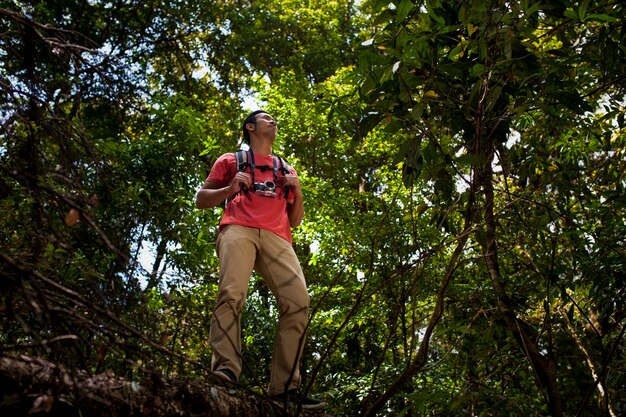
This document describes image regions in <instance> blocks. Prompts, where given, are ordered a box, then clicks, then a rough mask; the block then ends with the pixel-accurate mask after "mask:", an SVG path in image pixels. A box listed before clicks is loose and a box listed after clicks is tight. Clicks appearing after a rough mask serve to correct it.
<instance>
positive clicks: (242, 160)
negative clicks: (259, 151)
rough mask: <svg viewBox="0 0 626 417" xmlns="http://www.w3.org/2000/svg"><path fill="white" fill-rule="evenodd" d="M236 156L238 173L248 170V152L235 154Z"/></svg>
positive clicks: (240, 151)
mask: <svg viewBox="0 0 626 417" xmlns="http://www.w3.org/2000/svg"><path fill="white" fill-rule="evenodd" d="M234 154H235V163H236V164H237V171H239V172H241V171H244V170H245V169H246V167H247V166H250V162H248V152H247V151H242V150H239V151H237V152H235V153H234Z"/></svg>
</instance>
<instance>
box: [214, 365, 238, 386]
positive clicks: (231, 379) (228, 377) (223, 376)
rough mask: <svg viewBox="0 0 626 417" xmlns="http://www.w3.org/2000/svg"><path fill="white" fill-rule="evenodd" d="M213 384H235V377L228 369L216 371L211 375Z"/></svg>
mask: <svg viewBox="0 0 626 417" xmlns="http://www.w3.org/2000/svg"><path fill="white" fill-rule="evenodd" d="M210 379H212V380H214V381H215V382H222V383H223V382H227V383H229V384H236V383H237V377H236V376H235V373H234V372H233V371H231V370H230V369H228V368H222V369H218V370H217V371H213V373H212V374H211V378H210Z"/></svg>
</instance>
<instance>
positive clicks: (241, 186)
mask: <svg viewBox="0 0 626 417" xmlns="http://www.w3.org/2000/svg"><path fill="white" fill-rule="evenodd" d="M250 186H252V177H251V176H250V174H248V173H246V172H237V175H235V177H234V178H233V180H232V181H231V182H230V186H229V188H230V193H231V195H232V194H235V193H238V192H239V191H244V192H246V191H248V187H250Z"/></svg>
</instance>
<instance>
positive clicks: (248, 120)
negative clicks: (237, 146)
mask: <svg viewBox="0 0 626 417" xmlns="http://www.w3.org/2000/svg"><path fill="white" fill-rule="evenodd" d="M260 113H267V112H266V111H265V110H255V111H253V112H252V113H250V114H249V115H248V117H246V120H244V121H243V125H242V130H243V140H244V142H246V143H247V144H250V132H248V129H246V125H247V124H248V123H252V124H254V125H255V126H256V115H257V114H260Z"/></svg>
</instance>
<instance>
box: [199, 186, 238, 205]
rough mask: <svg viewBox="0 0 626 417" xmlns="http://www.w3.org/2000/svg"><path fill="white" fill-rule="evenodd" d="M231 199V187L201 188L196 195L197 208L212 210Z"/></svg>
mask: <svg viewBox="0 0 626 417" xmlns="http://www.w3.org/2000/svg"><path fill="white" fill-rule="evenodd" d="M228 197H230V187H223V188H205V187H203V188H201V189H200V190H198V192H197V193H196V207H197V208H211V207H215V206H217V205H219V204H221V203H222V202H223V201H224V200H226V199H227V198H228Z"/></svg>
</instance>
